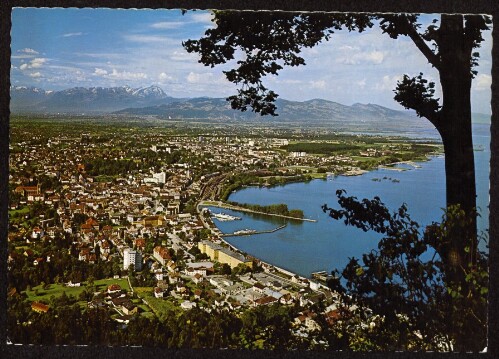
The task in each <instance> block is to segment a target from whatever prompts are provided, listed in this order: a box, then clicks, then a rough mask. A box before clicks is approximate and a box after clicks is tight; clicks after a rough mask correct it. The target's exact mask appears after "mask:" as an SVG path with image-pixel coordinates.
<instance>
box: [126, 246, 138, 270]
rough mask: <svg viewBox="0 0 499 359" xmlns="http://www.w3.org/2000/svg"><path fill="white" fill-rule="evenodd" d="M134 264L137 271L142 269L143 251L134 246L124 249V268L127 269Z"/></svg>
mask: <svg viewBox="0 0 499 359" xmlns="http://www.w3.org/2000/svg"><path fill="white" fill-rule="evenodd" d="M130 264H133V265H134V267H135V270H136V271H141V270H142V253H141V252H140V251H136V250H134V249H132V248H125V250H123V269H124V270H127V269H128V267H130Z"/></svg>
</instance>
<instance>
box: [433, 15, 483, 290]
mask: <svg viewBox="0 0 499 359" xmlns="http://www.w3.org/2000/svg"><path fill="white" fill-rule="evenodd" d="M440 36H441V39H440V41H439V51H440V59H441V63H440V68H439V72H440V83H441V86H442V95H443V105H442V108H441V111H440V117H439V121H438V123H437V124H436V127H437V130H438V131H439V132H440V135H441V136H442V141H443V144H444V151H445V176H446V195H447V196H446V197H447V207H449V206H451V205H457V204H458V205H460V207H461V209H463V210H464V211H465V212H466V214H467V215H469V216H472V221H471V225H470V226H469V230H466V231H465V233H459V235H452V236H451V238H450V243H449V244H448V245H446V246H445V248H444V251H442V252H443V253H445V258H443V260H444V261H445V262H447V264H449V265H450V268H454V269H455V270H452V271H451V273H449V274H450V278H448V279H450V280H451V281H455V280H457V281H459V282H462V279H463V277H462V275H463V274H458V273H462V270H460V267H465V265H466V263H468V261H469V260H470V255H473V252H474V251H475V250H476V216H475V215H474V212H473V211H474V210H475V208H476V187H475V164H474V155H473V141H472V127H471V100H470V92H471V80H472V75H471V51H472V48H471V46H469V44H468V42H467V41H466V38H465V36H464V29H463V17H462V15H442V19H441V26H440ZM466 232H467V233H466ZM470 240H471V242H470ZM468 245H471V246H472V248H471V250H470V251H469V252H468V253H466V251H465V247H466V246H468Z"/></svg>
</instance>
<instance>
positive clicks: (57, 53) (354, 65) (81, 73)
mask: <svg viewBox="0 0 499 359" xmlns="http://www.w3.org/2000/svg"><path fill="white" fill-rule="evenodd" d="M431 18H432V17H430V16H425V17H423V19H422V20H423V21H425V20H426V21H428V20H429V19H431ZM210 20H211V14H210V13H209V12H205V11H189V12H188V13H187V14H185V15H182V14H181V12H180V10H116V9H33V8H28V9H23V8H16V9H14V10H13V12H12V59H11V63H12V65H11V82H12V84H13V85H15V86H36V87H41V88H44V89H47V90H60V89H66V88H70V87H75V86H83V87H93V86H102V87H111V86H124V85H129V86H131V87H144V86H150V85H158V86H160V87H162V88H163V90H164V91H165V92H166V93H167V94H168V95H170V96H173V97H198V96H210V97H225V96H229V95H232V94H234V93H235V87H234V86H233V85H232V84H230V83H229V82H227V81H226V80H225V79H224V75H223V73H222V70H224V69H228V68H229V67H228V66H227V65H224V66H219V67H215V68H213V69H212V68H209V67H205V66H203V65H201V64H199V63H198V62H197V56H196V55H195V54H188V53H187V52H186V51H185V50H184V49H183V48H182V45H181V43H182V41H183V40H187V39H189V38H192V39H197V38H199V37H200V36H202V34H203V33H204V31H205V30H206V29H207V28H209V27H210V26H211V21H210ZM483 36H484V38H485V42H484V43H483V44H482V47H481V48H480V50H479V51H480V54H481V58H480V65H479V67H478V71H479V75H478V76H477V77H476V78H475V80H474V81H473V87H472V110H473V111H474V112H482V113H490V84H491V75H490V71H491V70H490V69H491V62H492V61H491V47H492V34H491V31H487V32H485V33H484V34H483ZM302 55H303V56H304V58H305V61H306V63H307V65H306V66H300V67H294V68H286V69H284V70H283V71H281V73H280V75H279V76H274V77H268V78H267V79H266V80H265V83H266V84H267V85H268V87H270V88H271V89H273V90H275V91H276V92H277V93H278V94H279V95H280V97H281V98H285V99H289V100H297V101H304V100H308V99H312V98H323V99H328V100H332V101H336V102H339V103H343V104H346V105H351V104H353V103H356V102H360V103H377V104H380V105H383V106H386V107H390V108H394V109H402V107H401V106H400V105H398V104H397V103H396V102H395V101H394V100H393V89H394V88H395V85H396V82H397V80H398V79H400V78H401V77H402V75H403V74H405V73H406V74H409V75H413V76H414V75H417V74H419V72H423V73H424V74H425V77H426V78H429V79H433V80H434V81H435V82H437V83H438V81H437V80H438V73H437V72H436V71H435V70H434V69H433V68H431V66H430V65H429V64H428V63H427V61H426V59H425V58H424V57H423V55H422V54H421V53H420V52H419V51H418V50H417V49H416V47H415V46H414V44H413V43H412V42H411V41H410V40H409V39H408V38H405V37H400V38H399V39H397V40H393V39H390V38H389V37H388V36H387V35H384V34H382V33H381V31H380V30H379V28H378V27H376V26H375V27H373V29H371V30H368V31H366V32H364V33H362V34H357V33H348V32H344V31H340V32H337V33H335V34H334V35H333V36H332V39H331V40H330V41H328V42H325V43H322V44H320V45H319V46H316V47H314V48H312V49H305V50H304V51H303V53H302Z"/></svg>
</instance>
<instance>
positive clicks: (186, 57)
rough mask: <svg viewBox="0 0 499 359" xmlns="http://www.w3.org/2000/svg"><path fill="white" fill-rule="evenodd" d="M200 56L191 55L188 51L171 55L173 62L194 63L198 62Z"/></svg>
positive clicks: (175, 52)
mask: <svg viewBox="0 0 499 359" xmlns="http://www.w3.org/2000/svg"><path fill="white" fill-rule="evenodd" d="M197 59H198V55H197V54H189V53H188V52H187V51H173V53H172V54H171V55H170V60H172V61H180V62H184V61H193V62H197Z"/></svg>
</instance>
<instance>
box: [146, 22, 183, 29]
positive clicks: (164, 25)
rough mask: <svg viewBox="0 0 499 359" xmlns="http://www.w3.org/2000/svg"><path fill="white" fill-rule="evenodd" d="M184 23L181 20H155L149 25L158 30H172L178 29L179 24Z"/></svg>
mask: <svg viewBox="0 0 499 359" xmlns="http://www.w3.org/2000/svg"><path fill="white" fill-rule="evenodd" d="M185 24H186V23H185V22H182V21H163V22H156V23H154V24H152V25H151V27H152V28H153V29H158V30H172V29H178V28H179V27H181V26H184V25H185Z"/></svg>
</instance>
